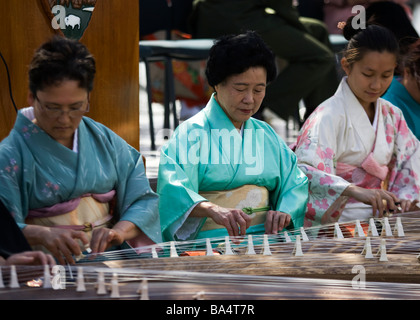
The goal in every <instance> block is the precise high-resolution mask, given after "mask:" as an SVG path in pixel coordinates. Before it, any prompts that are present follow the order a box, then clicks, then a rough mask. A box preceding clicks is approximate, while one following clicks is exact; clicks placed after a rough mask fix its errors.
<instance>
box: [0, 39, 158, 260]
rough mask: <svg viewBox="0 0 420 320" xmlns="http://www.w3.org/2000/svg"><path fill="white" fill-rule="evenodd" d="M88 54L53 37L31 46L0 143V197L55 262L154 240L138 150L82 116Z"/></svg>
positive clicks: (89, 77)
mask: <svg viewBox="0 0 420 320" xmlns="http://www.w3.org/2000/svg"><path fill="white" fill-rule="evenodd" d="M94 74H95V60H94V58H93V57H92V56H91V55H90V53H89V51H88V50H87V49H86V48H85V47H84V46H83V45H82V44H81V43H78V42H76V41H72V40H68V39H66V38H63V37H56V38H54V39H52V40H51V41H49V42H47V43H45V44H44V45H43V46H41V47H40V48H39V49H38V51H37V52H36V53H35V56H34V58H33V60H32V62H31V65H30V70H29V86H30V93H29V101H30V102H31V105H32V106H31V107H28V108H25V109H21V110H19V113H18V115H17V120H16V123H15V125H14V128H13V130H12V131H11V133H10V135H9V136H8V137H7V138H5V139H4V140H3V141H2V142H1V144H0V200H1V201H2V202H3V203H4V205H5V206H6V208H7V210H8V211H9V212H10V213H11V214H12V215H13V217H14V218H15V220H16V222H17V223H18V225H19V226H20V227H21V229H22V231H23V233H24V235H25V237H26V238H27V240H28V242H29V244H30V245H31V246H32V247H36V246H43V247H44V248H46V249H47V250H48V251H49V252H51V253H52V255H53V256H54V257H55V258H56V259H58V262H59V263H61V264H63V263H65V260H66V261H67V262H69V263H74V261H75V259H74V257H75V256H80V254H81V253H82V251H83V249H84V248H88V249H89V247H90V249H91V250H92V251H93V253H96V252H102V251H104V250H106V249H107V248H109V247H110V246H119V245H121V244H122V243H125V241H134V240H135V241H136V242H135V243H134V242H132V243H133V245H135V246H145V245H149V244H151V243H154V242H161V232H160V222H159V214H158V196H157V194H156V193H154V192H153V191H152V190H151V188H150V185H149V182H148V179H147V177H146V175H145V170H144V166H143V161H142V157H141V155H140V154H139V152H137V151H136V150H135V149H134V148H132V147H131V146H129V145H128V144H127V143H126V142H125V141H124V140H123V139H121V138H120V137H119V136H117V135H116V134H115V133H114V132H112V131H111V130H110V129H108V128H106V127H105V126H103V125H101V124H99V123H97V122H95V121H94V120H92V119H89V118H87V117H84V115H85V114H86V112H88V110H89V96H90V92H91V90H92V86H93V79H94Z"/></svg>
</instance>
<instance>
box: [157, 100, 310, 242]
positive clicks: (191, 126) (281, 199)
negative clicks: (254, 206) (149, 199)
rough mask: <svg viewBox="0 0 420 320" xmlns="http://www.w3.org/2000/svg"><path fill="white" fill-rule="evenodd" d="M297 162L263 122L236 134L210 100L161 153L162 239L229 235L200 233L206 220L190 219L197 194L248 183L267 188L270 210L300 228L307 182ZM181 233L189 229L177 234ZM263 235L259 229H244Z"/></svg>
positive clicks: (253, 121) (198, 199)
mask: <svg viewBox="0 0 420 320" xmlns="http://www.w3.org/2000/svg"><path fill="white" fill-rule="evenodd" d="M296 161H297V160H296V156H295V155H294V153H293V152H292V151H291V150H290V149H289V147H288V146H287V145H286V144H285V142H284V141H283V140H282V139H281V138H280V137H279V136H278V135H277V134H276V133H275V131H274V130H273V129H272V128H271V127H270V126H269V125H268V124H267V123H265V122H263V121H259V120H256V119H254V118H250V119H249V120H247V121H246V122H245V123H244V124H243V128H242V133H241V132H239V131H238V130H237V129H236V128H235V127H234V125H233V124H232V122H231V121H230V120H229V118H228V117H227V115H226V114H225V112H224V111H223V109H222V108H221V107H220V105H219V104H218V103H217V101H216V99H215V98H214V96H213V97H212V98H211V99H210V101H209V103H208V104H207V106H206V107H205V108H204V109H203V110H202V111H201V112H199V113H198V114H197V115H195V116H194V117H192V118H190V119H189V120H187V121H185V122H184V123H182V124H181V125H180V126H179V127H178V128H177V130H176V131H175V132H174V134H173V136H172V137H171V139H170V140H169V141H168V143H167V144H166V145H165V146H164V147H162V149H161V159H160V165H159V177H158V186H157V188H158V194H159V195H160V205H159V211H160V215H161V224H162V236H163V238H164V240H165V241H169V240H173V239H181V240H184V239H186V238H188V239H195V238H202V237H215V236H224V235H228V233H227V231H226V229H225V228H222V229H216V230H210V231H206V232H205V234H201V233H200V228H201V226H202V225H203V221H202V220H205V219H200V218H194V217H188V215H189V213H190V211H191V210H192V208H193V207H194V205H196V204H197V203H199V202H201V201H206V199H205V198H204V197H202V196H201V195H200V194H199V192H202V191H219V190H231V189H234V188H238V187H240V186H243V185H247V184H248V185H257V186H263V187H265V188H267V189H268V191H269V204H270V208H271V210H277V211H281V212H285V213H288V214H290V215H291V218H292V226H293V227H294V228H298V227H301V226H303V219H304V215H305V210H306V203H307V199H308V182H307V178H306V176H305V174H303V173H302V171H300V169H299V168H298V167H297V165H296ZM194 220H196V221H194ZM199 220H201V221H199ZM185 228H188V229H189V230H188V231H187V232H181V230H182V229H185ZM264 232H265V229H264V225H263V224H262V225H261V224H260V225H255V226H252V227H250V228H248V230H247V233H248V234H250V233H254V234H263V233H264ZM181 233H182V236H180V234H181Z"/></svg>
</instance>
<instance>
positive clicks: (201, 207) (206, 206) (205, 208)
mask: <svg viewBox="0 0 420 320" xmlns="http://www.w3.org/2000/svg"><path fill="white" fill-rule="evenodd" d="M215 207H217V205H215V204H213V203H211V202H209V201H202V202H200V203H199V204H197V205H196V206H195V207H194V209H193V210H192V211H191V214H190V216H191V217H196V218H209V217H211V216H212V213H213V212H214V211H215V210H214V208H215Z"/></svg>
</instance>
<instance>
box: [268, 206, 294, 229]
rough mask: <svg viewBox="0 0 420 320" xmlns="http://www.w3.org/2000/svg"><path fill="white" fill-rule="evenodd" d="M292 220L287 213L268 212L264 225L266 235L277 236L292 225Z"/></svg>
mask: <svg viewBox="0 0 420 320" xmlns="http://www.w3.org/2000/svg"><path fill="white" fill-rule="evenodd" d="M291 219H292V217H291V216H290V215H289V214H287V213H284V212H280V211H273V210H270V211H267V215H266V218H265V224H264V226H265V233H267V234H277V233H278V232H279V231H281V230H283V229H284V228H286V227H287V226H288V225H289V224H290V221H291Z"/></svg>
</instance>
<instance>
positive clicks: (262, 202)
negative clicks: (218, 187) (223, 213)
mask: <svg viewBox="0 0 420 320" xmlns="http://www.w3.org/2000/svg"><path fill="white" fill-rule="evenodd" d="M200 195H201V196H203V197H204V198H206V199H207V200H208V201H210V202H212V203H214V204H216V205H218V206H221V207H224V208H234V209H241V210H243V211H244V212H245V213H246V214H248V215H249V216H250V217H251V218H252V221H251V226H253V225H258V224H264V223H265V217H266V213H267V211H268V210H270V207H269V193H268V190H267V188H265V187H260V186H256V185H244V186H241V187H238V188H235V189H231V190H222V191H203V192H200ZM222 228H224V226H222V225H219V224H217V223H215V222H214V221H213V219H206V221H205V222H204V224H203V226H202V228H201V230H200V231H207V230H214V229H222Z"/></svg>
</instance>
